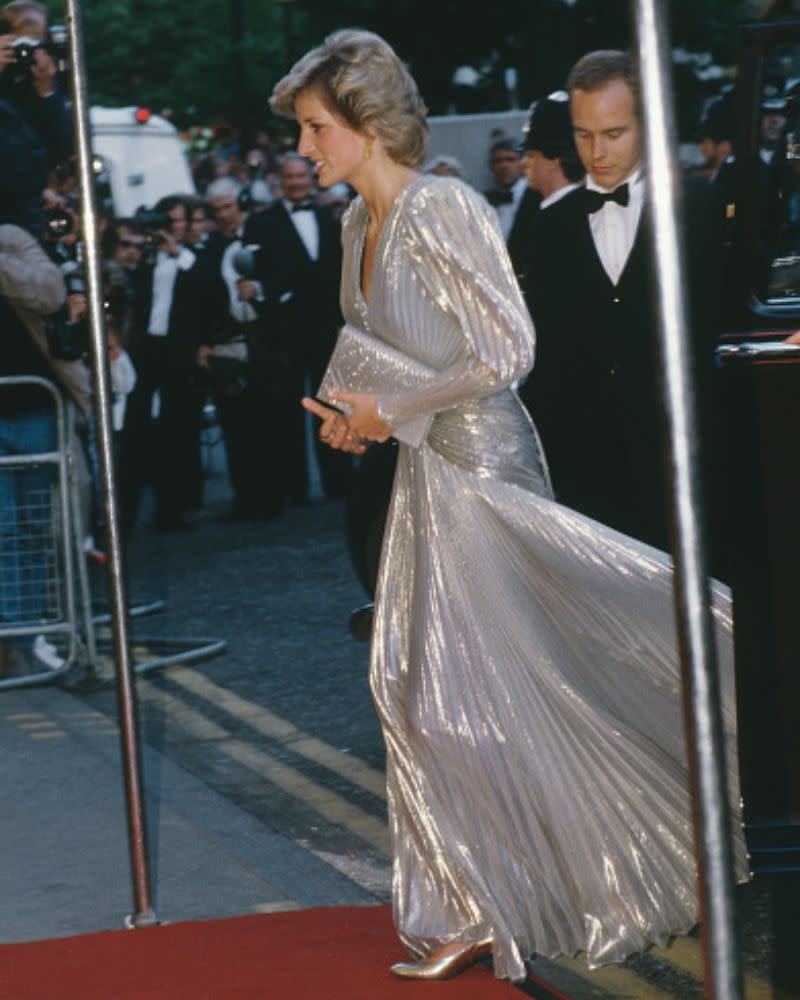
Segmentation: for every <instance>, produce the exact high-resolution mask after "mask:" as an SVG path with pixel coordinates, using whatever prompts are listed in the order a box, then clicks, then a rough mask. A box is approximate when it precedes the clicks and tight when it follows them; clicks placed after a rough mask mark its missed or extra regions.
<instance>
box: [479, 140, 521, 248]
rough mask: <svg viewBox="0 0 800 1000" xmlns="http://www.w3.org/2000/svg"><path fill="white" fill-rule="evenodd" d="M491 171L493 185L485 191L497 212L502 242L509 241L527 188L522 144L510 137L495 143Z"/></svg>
mask: <svg viewBox="0 0 800 1000" xmlns="http://www.w3.org/2000/svg"><path fill="white" fill-rule="evenodd" d="M489 168H490V170H491V171H492V174H493V175H494V184H493V185H492V187H490V188H489V190H488V191H486V192H485V195H486V200H487V201H488V202H489V204H490V205H492V207H493V208H494V210H495V212H497V219H498V222H499V223H500V229H501V230H502V233H503V239H504V240H508V237H509V235H510V233H511V228H512V226H513V225H514V219H515V218H516V215H517V212H518V211H519V209H520V206H521V205H522V202H523V200H525V195H526V191H527V187H528V183H527V181H526V180H525V175H524V173H523V172H522V153H521V152H520V149H519V144H518V143H516V142H513V141H512V140H511V139H508V138H503V139H497V140H495V142H493V143H492V145H491V147H490V148H489Z"/></svg>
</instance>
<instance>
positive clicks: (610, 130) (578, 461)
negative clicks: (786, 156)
mask: <svg viewBox="0 0 800 1000" xmlns="http://www.w3.org/2000/svg"><path fill="white" fill-rule="evenodd" d="M568 89H569V94H570V110H571V116H572V124H573V131H574V136H575V143H576V146H577V149H578V154H579V156H580V159H581V161H582V163H583V166H584V167H585V169H586V172H587V178H586V182H585V186H583V187H581V188H579V189H578V190H576V191H573V192H572V193H571V194H568V195H567V196H566V197H564V198H562V199H561V201H559V202H558V203H557V204H555V205H552V206H551V207H550V208H548V209H547V210H546V211H545V212H540V213H539V217H538V220H537V227H536V232H535V235H534V238H533V240H532V245H531V260H530V265H529V296H528V301H529V305H530V308H531V310H532V315H533V319H534V323H535V325H536V329H537V350H538V356H537V362H536V366H535V368H534V372H533V374H532V376H531V378H530V379H529V382H528V385H527V386H526V392H527V402H528V405H529V408H530V410H531V412H532V414H533V417H534V420H535V421H536V422H537V424H538V426H539V429H540V431H541V434H542V439H543V442H544V448H545V452H546V454H547V456H548V460H549V462H550V468H551V473H552V478H553V484H554V488H555V491H556V496H557V498H558V499H559V500H560V501H561V502H562V503H564V504H566V505H567V506H570V507H573V508H575V509H577V510H579V511H581V512H583V513H585V514H588V515H589V516H591V517H593V518H595V519H597V520H599V521H602V522H604V523H606V524H609V525H611V526H612V527H614V528H617V529H619V530H621V531H623V532H625V533H626V534H629V535H632V536H634V537H636V538H639V539H642V540H643V541H646V542H648V543H650V544H652V545H655V546H657V547H659V548H662V549H667V548H668V546H669V531H668V524H667V507H666V496H667V477H666V463H665V439H664V435H663V427H662V402H661V387H660V364H659V352H658V344H657V335H656V334H657V320H656V316H655V305H656V287H655V275H654V271H653V253H652V232H651V223H650V218H649V211H648V208H647V206H646V205H645V183H646V182H645V178H644V174H643V170H642V129H641V123H640V108H639V97H638V88H637V84H636V80H635V77H634V73H633V65H632V62H631V60H630V58H629V56H628V55H627V54H625V53H622V52H616V51H599V52H593V53H590V54H589V55H587V56H584V57H583V58H582V59H581V60H579V62H578V63H577V64H576V65H575V67H574V68H573V70H572V72H571V74H570V77H569V81H568ZM682 209H683V214H684V217H685V218H686V219H690V220H691V230H690V232H689V235H690V238H689V240H688V241H687V246H686V252H687V265H688V266H687V274H688V276H689V278H690V282H691V287H690V289H689V302H690V312H691V338H692V347H693V352H694V367H695V377H696V380H697V384H698V389H699V395H700V399H701V405H702V407H703V417H704V419H703V426H704V428H705V429H706V431H708V429H709V427H710V424H711V421H712V419H713V413H714V409H715V407H714V403H713V398H712V393H711V379H712V377H713V351H714V346H715V343H716V338H717V332H718V331H717V311H718V308H719V304H720V302H719V282H720V266H719V262H720V255H721V239H720V235H719V221H720V220H719V213H718V209H717V205H716V199H715V198H714V196H713V193H712V192H711V191H710V190H709V188H708V186H707V185H704V184H702V182H698V183H696V184H693V185H690V186H686V187H685V188H684V191H683V197H682ZM685 231H686V230H685ZM709 457H711V456H709Z"/></svg>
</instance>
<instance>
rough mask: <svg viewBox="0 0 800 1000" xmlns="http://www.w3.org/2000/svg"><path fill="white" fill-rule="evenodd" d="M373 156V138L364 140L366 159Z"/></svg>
mask: <svg viewBox="0 0 800 1000" xmlns="http://www.w3.org/2000/svg"><path fill="white" fill-rule="evenodd" d="M371 156H372V139H365V140H364V159H365V160H368V159H369V158H370V157H371Z"/></svg>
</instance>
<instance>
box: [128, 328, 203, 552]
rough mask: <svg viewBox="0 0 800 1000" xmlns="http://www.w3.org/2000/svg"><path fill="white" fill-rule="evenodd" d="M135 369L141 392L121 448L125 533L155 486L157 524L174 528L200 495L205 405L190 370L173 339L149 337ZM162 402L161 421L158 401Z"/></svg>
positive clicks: (131, 403) (133, 399)
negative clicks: (144, 493) (147, 491)
mask: <svg viewBox="0 0 800 1000" xmlns="http://www.w3.org/2000/svg"><path fill="white" fill-rule="evenodd" d="M133 363H134V366H135V368H136V386H135V387H134V390H133V392H132V393H131V394H130V396H129V397H128V405H127V408H126V411H125V426H124V428H123V431H122V435H121V442H120V444H121V447H120V458H119V461H120V469H119V481H120V500H121V506H122V517H123V527H124V529H126V530H127V531H128V532H130V531H131V530H132V529H133V526H134V524H135V522H136V517H137V514H138V511H139V505H140V502H141V495H142V491H143V489H144V488H145V487H147V486H153V487H154V489H155V494H156V521H157V522H158V523H162V524H165V525H166V524H169V523H170V522H173V521H174V520H175V519H177V518H178V517H180V515H181V514H182V513H183V512H184V511H186V510H188V509H189V508H190V507H194V506H196V505H197V502H198V494H199V493H200V492H201V483H202V464H201V455H200V430H201V426H202V407H203V399H202V396H201V395H199V394H198V393H197V392H196V391H195V389H194V388H193V386H192V382H191V379H190V371H189V368H188V365H186V364H183V363H181V360H180V359H179V358H178V357H176V351H175V348H174V345H173V344H172V343H171V341H170V339H169V337H152V336H147V337H146V338H145V341H144V343H143V344H142V346H141V349H140V350H139V351H137V352H136V354H135V356H134V358H133ZM156 392H158V396H159V401H160V402H159V409H158V416H156V417H154V416H153V400H154V397H155V394H156Z"/></svg>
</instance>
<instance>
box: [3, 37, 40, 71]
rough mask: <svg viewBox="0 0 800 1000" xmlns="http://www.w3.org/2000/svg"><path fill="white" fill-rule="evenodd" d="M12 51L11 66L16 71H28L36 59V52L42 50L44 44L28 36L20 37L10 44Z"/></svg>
mask: <svg viewBox="0 0 800 1000" xmlns="http://www.w3.org/2000/svg"><path fill="white" fill-rule="evenodd" d="M11 47H12V49H13V50H14V60H13V65H14V66H16V67H17V69H29V68H30V67H31V66H33V60H34V59H35V58H36V50H37V49H42V48H44V42H43V41H42V40H41V39H39V38H32V37H31V36H30V35H20V36H19V38H15V39H14V41H13V42H12V43H11Z"/></svg>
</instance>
